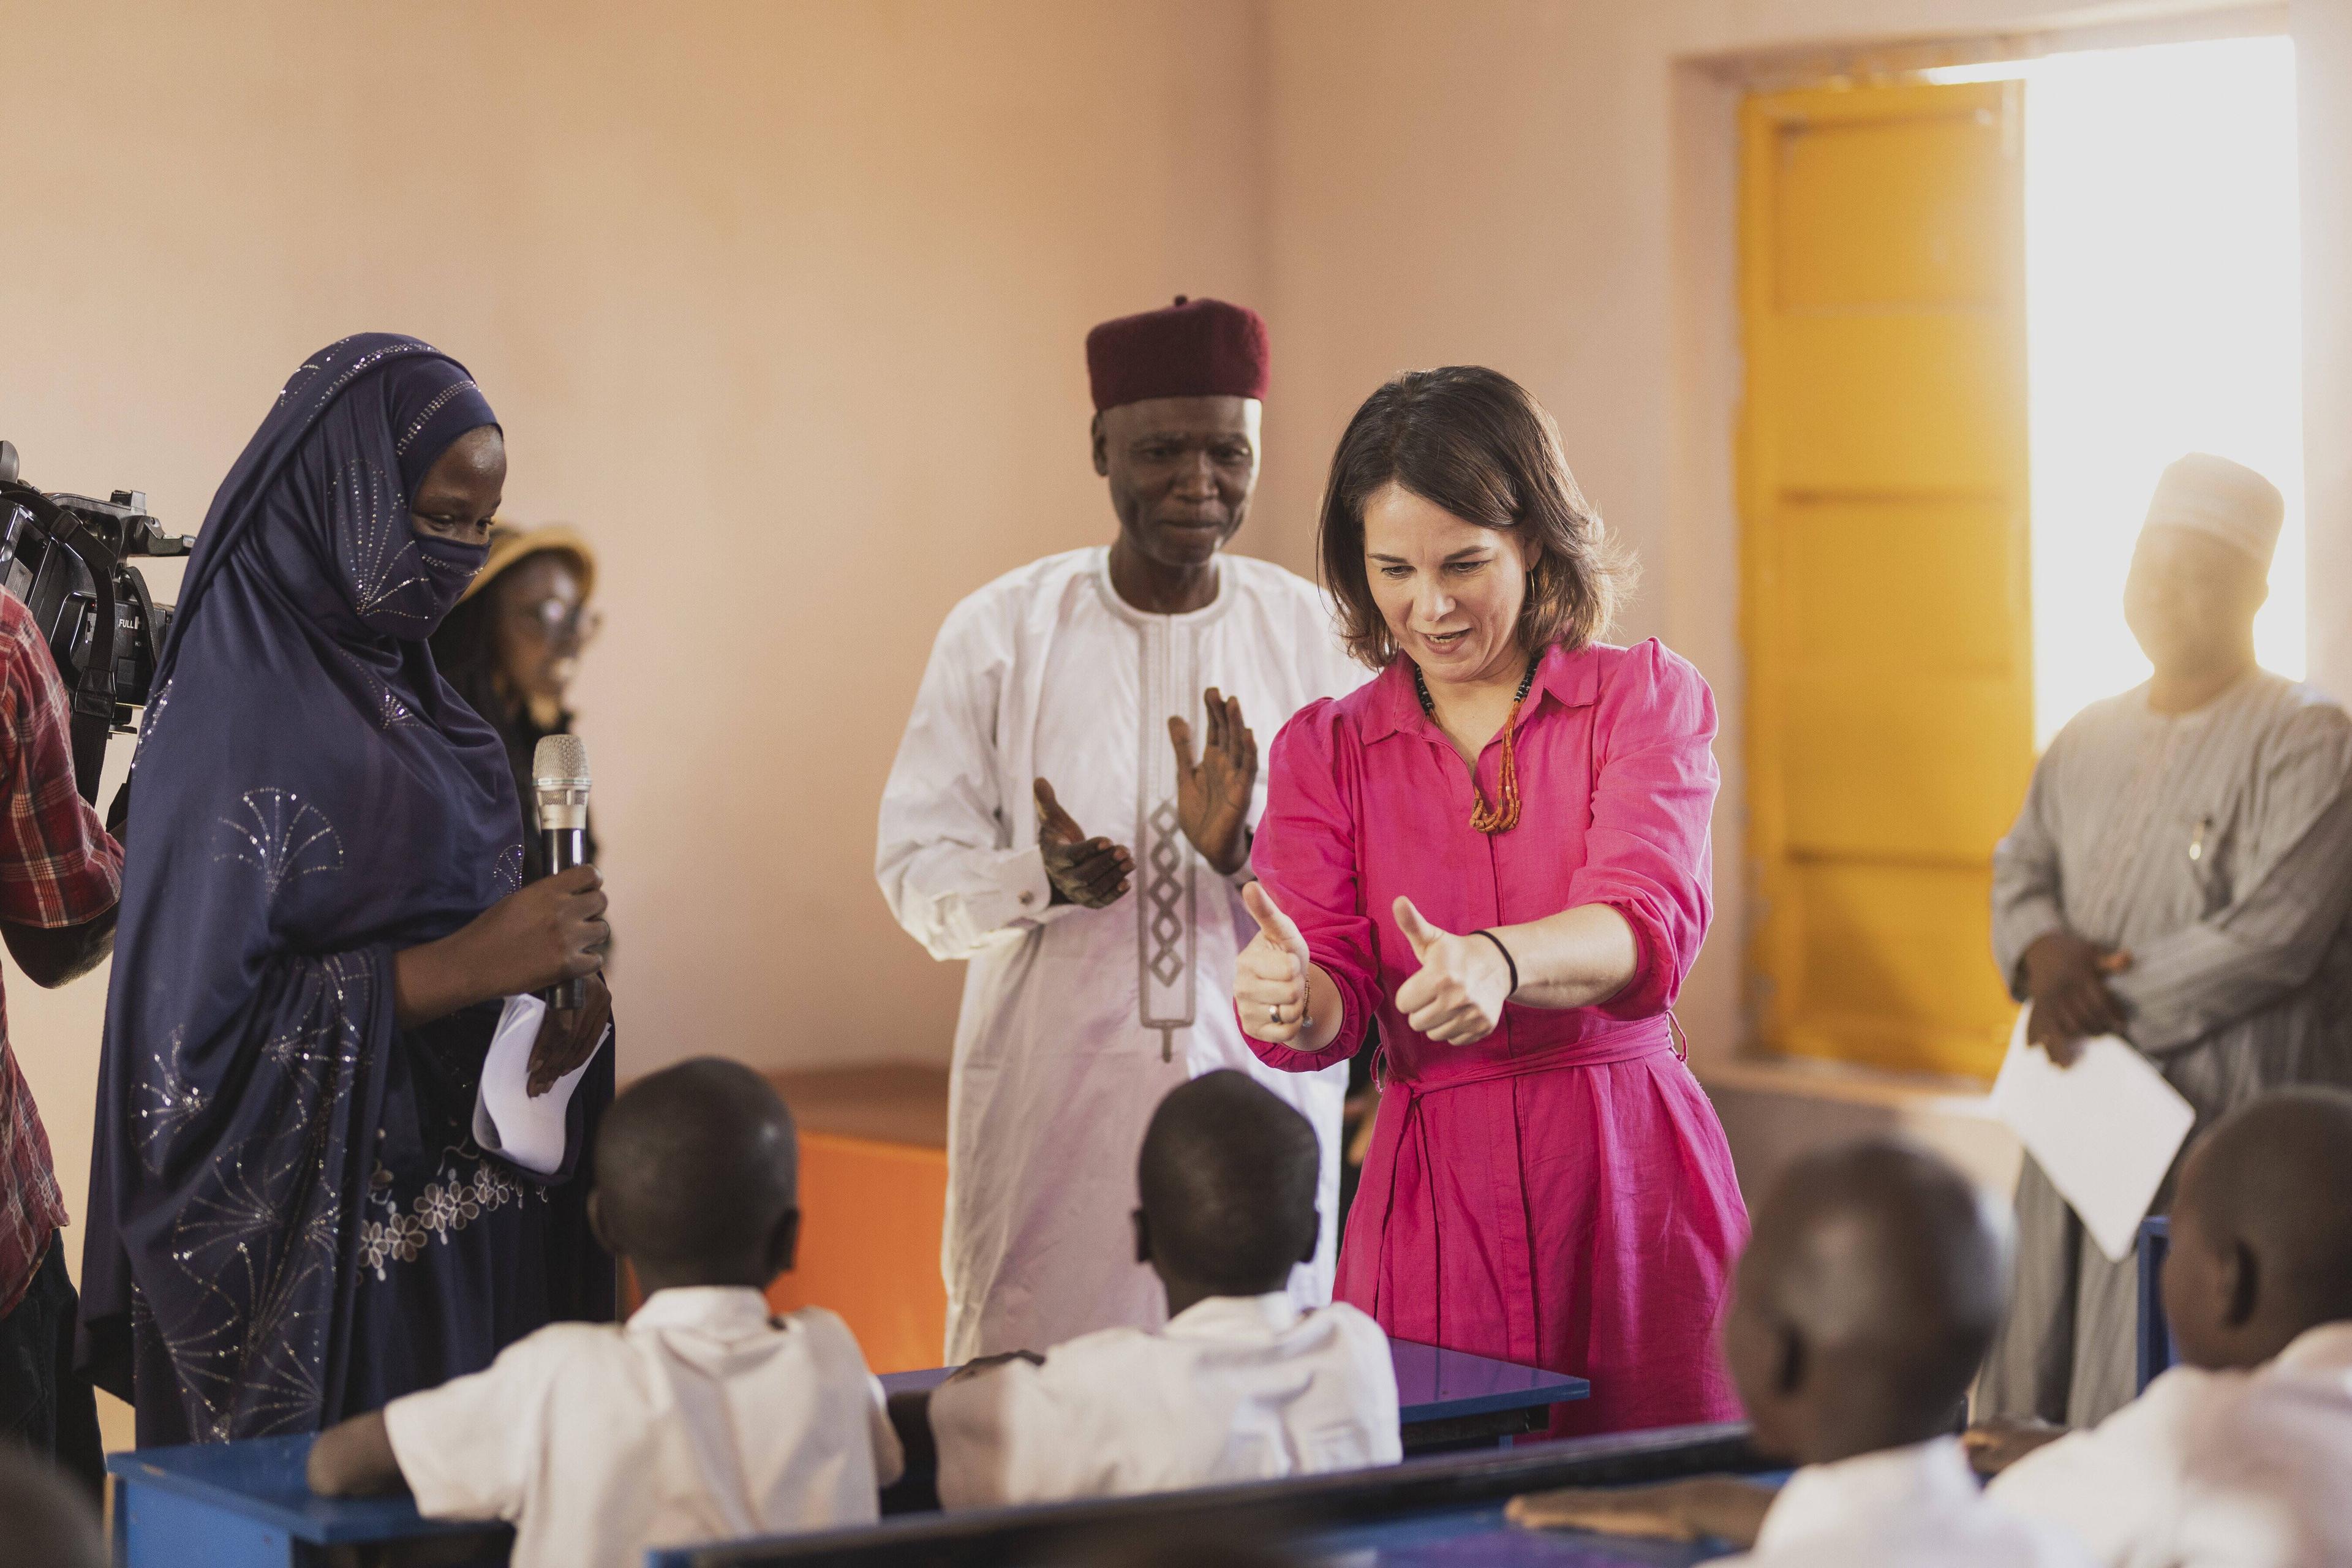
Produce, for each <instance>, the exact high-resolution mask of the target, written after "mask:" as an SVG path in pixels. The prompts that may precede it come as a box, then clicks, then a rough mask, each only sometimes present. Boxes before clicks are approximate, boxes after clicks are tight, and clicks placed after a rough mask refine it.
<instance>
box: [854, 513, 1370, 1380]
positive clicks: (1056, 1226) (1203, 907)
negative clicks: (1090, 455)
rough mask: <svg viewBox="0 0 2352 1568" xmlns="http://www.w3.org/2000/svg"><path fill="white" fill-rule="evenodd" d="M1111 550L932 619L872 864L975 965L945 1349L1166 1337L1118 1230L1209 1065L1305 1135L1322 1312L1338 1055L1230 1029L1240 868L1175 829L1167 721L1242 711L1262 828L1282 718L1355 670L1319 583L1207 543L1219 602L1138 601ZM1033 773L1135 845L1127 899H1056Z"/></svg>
mask: <svg viewBox="0 0 2352 1568" xmlns="http://www.w3.org/2000/svg"><path fill="white" fill-rule="evenodd" d="M1109 560H1110V552H1109V551H1108V550H1107V549H1103V548H1096V549H1091V550H1077V551H1072V552H1069V553H1067V554H1063V555H1054V556H1048V557H1047V558H1046V559H1045V560H1043V561H1039V562H1035V563H1032V564H1031V565H1028V566H1024V567H1023V568H1021V569H1020V570H1019V571H1016V572H1013V573H1011V574H1007V575H1005V576H1003V577H1000V578H998V579H997V580H996V581H995V582H993V583H991V584H988V585H987V586H986V587H984V588H982V589H981V590H980V591H979V592H978V593H975V594H973V595H971V597H969V598H967V599H965V600H964V601H963V602H962V603H961V604H960V605H957V606H956V607H955V609H954V610H953V611H951V612H950V614H949V616H948V618H947V622H946V624H945V625H944V626H941V627H940V635H939V640H938V642H937V643H936V644H935V645H934V647H932V649H931V658H930V664H929V667H928V668H926V669H925V671H924V673H923V683H922V687H921V689H920V690H919V692H918V693H917V695H916V698H915V707H914V712H913V714H912V715H911V716H910V717H909V718H908V721H907V732H906V737H905V739H904V740H903V741H902V742H900V743H899V747H898V760H897V761H896V762H895V763H893V764H892V766H891V769H890V778H889V782H888V784H887V785H886V786H885V787H884V790H883V793H882V807H881V815H880V822H879V825H878V829H877V848H876V852H875V860H874V870H875V877H876V879H877V881H878V882H879V883H880V884H881V887H882V893H883V896H884V897H885V898H886V899H887V900H889V904H890V909H891V912H892V913H893V914H895V915H896V916H897V917H898V923H899V924H900V925H902V926H904V927H905V928H906V930H907V931H908V934H909V935H911V936H913V937H914V938H915V939H916V940H917V941H919V942H921V943H922V944H923V946H924V947H925V948H926V949H927V950H928V951H929V952H930V954H931V956H932V957H934V958H939V959H950V960H952V959H961V960H967V961H969V967H967V969H966V970H965V972H964V984H963V1006H962V1010H961V1014H960V1015H959V1016H958V1017H957V1020H956V1037H955V1050H954V1058H953V1066H952V1068H951V1072H950V1080H949V1090H948V1194H947V1216H946V1226H945V1227H944V1231H943V1234H942V1236H941V1238H940V1265H941V1269H940V1271H941V1273H942V1275H943V1276H944V1277H945V1279H946V1282H947V1291H948V1331H947V1344H946V1347H945V1355H946V1359H947V1361H948V1362H949V1363H953V1364H961V1363H964V1362H968V1361H971V1360H972V1359H973V1358H974V1357H977V1356H982V1355H994V1354H997V1353H999V1352H1003V1351H1014V1350H1032V1351H1038V1350H1044V1349H1045V1348H1046V1347H1047V1346H1049V1345H1056V1344H1060V1343H1062V1342H1064V1341H1066V1340H1069V1339H1072V1338H1075V1337H1076V1336H1077V1335H1079V1334H1083V1333H1087V1332H1089V1331H1093V1330H1096V1329H1107V1328H1112V1327H1117V1326H1122V1325H1123V1326H1127V1327H1131V1328H1144V1329H1148V1328H1156V1327H1157V1326H1159V1324H1160V1321H1162V1320H1163V1318H1164V1317H1165V1316H1166V1311H1167V1304H1166V1298H1165V1297H1164V1295H1163V1294H1162V1292H1161V1290H1160V1282H1159V1280H1158V1279H1157V1278H1156V1277H1154V1276H1153V1274H1152V1273H1151V1271H1150V1269H1149V1268H1145V1267H1144V1266H1143V1265H1141V1264H1139V1263H1137V1262H1136V1261H1135V1243H1134V1234H1133V1230H1132V1228H1131V1226H1130V1225H1129V1213H1130V1211H1131V1210H1133V1208H1134V1207H1135V1152H1136V1150H1137V1149H1138V1148H1139V1147H1140V1146H1141V1145H1142V1142H1143V1131H1144V1128H1145V1127H1146V1126H1147V1125H1148V1124H1149V1123H1150V1120H1151V1113H1152V1111H1153V1110H1156V1109H1157V1108H1158V1107H1159V1104H1160V1100H1162V1099H1164V1098H1165V1097H1166V1096H1167V1094H1168V1091H1169V1090H1170V1089H1174V1088H1176V1087H1177V1086H1178V1085H1180V1084H1181V1083H1183V1082H1184V1081H1185V1080H1186V1079H1191V1078H1195V1077H1197V1076H1199V1075H1200V1074H1202V1073H1204V1072H1210V1071H1213V1070H1214V1069H1216V1068H1240V1069H1242V1070H1243V1071H1245V1072H1247V1073H1249V1074H1250V1075H1251V1076H1252V1077H1254V1078H1255V1079H1257V1080H1258V1081H1259V1082H1260V1083H1262V1084H1264V1085H1265V1087H1266V1088H1268V1089H1272V1090H1273V1091H1274V1092H1275V1093H1276V1095H1278V1096H1280V1097H1281V1098H1282V1099H1283V1100H1285V1101H1286V1102H1287V1103H1288V1104H1290V1105H1292V1106H1293V1107H1295V1108H1297V1110H1299V1111H1300V1112H1301V1113H1302V1114H1304V1115H1305V1116H1306V1118H1307V1121H1309V1122H1311V1123H1313V1125H1314V1128H1315V1132H1316V1137H1317V1139H1318V1141H1319V1142H1320V1143H1321V1146H1322V1183H1321V1187H1320V1191H1319V1195H1318V1205H1319V1206H1320V1208H1321V1210H1322V1215H1323V1226H1322V1237H1321V1241H1320V1243H1319V1245H1318V1247H1317V1249H1316V1254H1315V1261H1314V1262H1313V1263H1312V1264H1309V1265H1303V1266H1301V1267H1300V1268H1298V1269H1297V1271H1296V1272H1295V1273H1294V1275H1293V1276H1292V1279H1291V1291H1292V1294H1293V1295H1294V1296H1295V1297H1296V1298H1297V1300H1298V1303H1299V1304H1300V1305H1301V1306H1307V1307H1311V1306H1318V1305H1320V1304H1321V1303H1323V1302H1325V1301H1328V1300H1330V1299H1331V1275H1332V1265H1333V1261H1334V1258H1335V1250H1336V1243H1335V1237H1336V1232H1337V1220H1338V1215H1339V1108H1340V1102H1341V1101H1342V1100H1344V1099H1345V1098H1346V1096H1347V1081H1348V1079H1347V1068H1346V1067H1345V1065H1344V1064H1342V1065H1336V1066H1333V1067H1329V1068H1325V1069H1323V1070H1322V1071H1320V1072H1315V1073H1291V1072H1282V1071H1278V1070H1276V1069H1275V1068H1269V1067H1266V1066H1265V1065H1264V1064H1262V1063H1261V1062H1259V1060H1258V1059H1257V1058H1256V1057H1255V1056H1254V1055H1253V1054H1252V1053H1251V1051H1250V1048H1249V1045H1248V1043H1247V1042H1246V1041H1245V1040H1244V1039H1243V1037H1242V1032H1241V1027H1240V1026H1239V1025H1238V1024H1237V1023H1236V1022H1235V1021H1234V1005H1233V986H1234V959H1235V958H1236V957H1238V956H1239V954H1240V952H1241V950H1242V948H1243V947H1244V945H1245V944H1246V943H1247V942H1249V940H1250V938H1251V937H1252V936H1254V935H1255V934H1256V931H1257V926H1256V922H1255V921H1252V920H1251V919H1250V917H1249V912H1248V910H1245V909H1244V907H1243V904H1242V899H1241V888H1240V885H1239V880H1235V879H1226V878H1224V877H1221V876H1219V875H1218V874H1217V873H1216V871H1215V870H1214V869H1213V868H1212V867H1210V866H1209V865H1207V864H1206V863H1205V862H1203V861H1202V859H1201V858H1200V856H1199V855H1198V854H1197V853H1196V852H1195V851H1194V850H1193V848H1192V844H1191V842H1190V841H1189V840H1187V839H1186V838H1185V837H1184V834H1183V830H1182V829H1181V827H1179V826H1177V822H1176V763H1175V753H1174V751H1173V750H1172V748H1171V746H1170V744H1169V740H1168V721H1169V719H1170V718H1171V716H1182V717H1186V718H1188V719H1189V720H1190V721H1191V722H1192V734H1193V737H1194V752H1195V754H1196V755H1197V754H1198V752H1199V749H1200V747H1201V745H1202V742H1203V741H1204V740H1205V737H1206V734H1207V721H1206V719H1205V717H1204V716H1203V713H1202V691H1203V689H1206V688H1208V687H1211V686H1213V687H1216V688H1217V689H1219V691H1220V692H1222V693H1223V694H1224V695H1226V696H1229V697H1238V698H1239V699H1240V700H1241V705H1242V718H1243V721H1244V723H1246V724H1247V725H1248V726H1249V727H1250V730H1251V732H1252V733H1253V734H1255V736H1256V737H1257V743H1258V776H1257V787H1256V793H1255V798H1254V799H1253V801H1252V803H1251V807H1250V820H1251V822H1252V823H1255V822H1256V821H1257V819H1258V816H1259V814H1260V812H1262V811H1263V810H1264V808H1265V783H1266V777H1265V754H1266V750H1267V748H1268V747H1270V746H1271V745H1272V744H1273V742H1274V735H1275V731H1277V730H1279V729H1280V728H1281V727H1282V725H1283V722H1284V721H1286V720H1287V719H1288V718H1289V717H1290V716H1291V715H1292V714H1293V713H1295V712H1297V710H1299V709H1301V708H1303V707H1305V706H1306V705H1307V703H1309V702H1311V701H1313V700H1316V699H1318V698H1322V697H1336V696H1339V695H1341V694H1343V693H1345V692H1348V691H1350V690H1353V689H1355V688H1356V687H1357V686H1359V685H1360V684H1361V683H1362V682H1363V681H1364V680H1365V679H1368V674H1369V672H1368V671H1366V670H1365V669H1363V668H1361V667H1360V666H1359V665H1357V664H1355V663H1353V662H1352V661H1350V660H1349V658H1347V656H1346V654H1345V652H1344V651H1343V650H1342V649H1341V647H1340V646H1339V640H1338V637H1337V634H1336V632H1335V630H1334V625H1333V621H1332V618H1331V614H1330V609H1329V605H1328V602H1327V601H1326V600H1325V598H1324V597H1323V595H1322V594H1321V593H1319V592H1318V590H1317V589H1316V587H1315V586H1314V584H1310V583H1308V582H1307V581H1305V580H1304V579H1302V578H1300V577H1297V576H1295V575H1293V574H1290V573H1288V572H1286V571H1284V570H1283V569H1282V568H1281V567H1279V566H1276V565H1274V564H1272V563H1269V562H1265V561H1253V560H1251V559H1249V558H1248V557H1246V556H1241V555H1222V556H1220V557H1218V561H1217V594H1216V597H1215V599H1213V601H1212V602H1211V603H1210V604H1209V605H1206V606H1205V607H1203V608H1202V609H1199V610H1194V611H1192V612H1191V613H1189V614H1186V615H1181V616H1156V615H1147V614H1146V613H1144V612H1143V611H1141V610H1138V609H1136V608H1135V607H1134V606H1133V605H1129V604H1128V603H1127V602H1126V601H1125V600H1123V599H1121V598H1120V597H1119V596H1118V593H1117V591H1116V590H1114V589H1113V588H1112V587H1111V584H1110V565H1109ZM1039 777H1043V778H1045V779H1046V780H1048V781H1050V782H1051V783H1052V784H1053V785H1054V789H1055V795H1056V796H1057V798H1058V799H1059V800H1060V801H1061V803H1062V805H1063V807H1064V809H1065V810H1066V811H1067V812H1068V813H1069V814H1070V816H1071V817H1072V818H1073V819H1074V820H1075V821H1076V823H1077V825H1078V826H1079V827H1081V828H1082V829H1084V830H1085V832H1086V834H1087V837H1097V836H1100V837H1106V838H1108V839H1110V840H1112V841H1113V842H1114V843H1118V844H1124V845H1126V846H1127V847H1128V848H1129V850H1130V851H1131V852H1132V853H1133V854H1134V857H1135V875H1134V878H1133V887H1132V889H1130V890H1129V892H1128V894H1127V895H1126V896H1125V897H1123V898H1121V899H1120V900H1118V902H1116V903H1114V904H1111V905H1109V906H1108V907H1107V908H1104V909H1100V910H1084V909H1079V908H1076V906H1073V905H1069V904H1055V903H1053V902H1052V901H1051V900H1052V893H1053V889H1052V888H1051V886H1050V885H1049V884H1048V883H1047V881H1046V879H1045V862H1044V860H1043V859H1041V858H1040V857H1039V855H1038V851H1037V812H1036V806H1035V804H1034V795H1033V787H1032V786H1033V784H1034V781H1035V780H1036V779H1038V778H1039ZM1244 879H1245V874H1244Z"/></svg>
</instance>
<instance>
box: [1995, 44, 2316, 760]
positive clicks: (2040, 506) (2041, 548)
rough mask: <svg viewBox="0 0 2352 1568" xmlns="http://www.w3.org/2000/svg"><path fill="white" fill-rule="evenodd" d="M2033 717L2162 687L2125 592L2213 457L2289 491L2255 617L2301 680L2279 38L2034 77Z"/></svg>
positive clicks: (2285, 70)
mask: <svg viewBox="0 0 2352 1568" xmlns="http://www.w3.org/2000/svg"><path fill="white" fill-rule="evenodd" d="M2024 74H2025V81H2026V87H2025V272H2026V317H2027V358H2028V365H2029V388H2030V394H2031V399H2032V493H2033V642H2034V653H2033V660H2034V721H2035V729H2036V731H2037V739H2038V741H2039V742H2041V743H2042V744H2047V743H2048V742H2049V739H2050V737H2051V736H2052V735H2053V734H2055V733H2056V732H2057V731H2058V729H2059V727H2060V726H2061V725H2063V723H2065V721H2067V720H2068V719H2070V718H2072V717H2073V716H2074V714H2075V713H2076V712H2078V711H2080V710H2082V708H2083V707H2084V705H2085V704H2087V703H2089V702H2092V701H2095V700H2097V699H2099V698H2101V697H2105V696H2109V695H2111V694H2113V693H2116V692H2118V691H2124V690H2126V689H2130V688H2131V687H2133V686H2135V685H2137V683H2139V682H2140V681H2142V680H2144V679H2147V674H2148V666H2147V660H2146V659H2145V658H2142V657H2141V654H2140V651H2139V648H2138V646H2137V644H2135V643H2134V642H2133V641H2132V637H2131V633H2130V631H2129V630H2128V629H2127V628H2126V626H2125V625H2124V617H2123V584H2124V574H2125V571H2126V567H2127V566H2128V565H2129V563H2130V560H2131V551H2132V542H2133V540H2134V539H2135V538H2136V537H2137V533H2138V531H2139V524H2140V519H2141V518H2142V516H2143V515H2145V513H2146V511H2147V500H2148V496H2149V494H2150V492H2151V491H2152V490H2153V489H2155V486H2156V480H2157V476H2158V474H2159V473H2161V472H2162V471H2163V468H2164V466H2165V465H2166V464H2167V463H2169V462H2170V461H2172V459H2173V458H2178V457H2179V456H2180V455H2181V454H2183V453H2185V452H2191V451H2205V452H2216V453H2219V454H2221V456H2223V457H2225V458H2235V459H2236V460H2238V461H2239V462H2242V463H2244V464H2246V465H2248V466H2249V467H2251V468H2256V469H2259V470H2260V471H2261V472H2262V473H2263V474H2265V475H2267V476H2268V477H2269V478H2270V479H2271V481H2272V482H2273V484H2275V485H2277V486H2278V488H2279V489H2281V490H2282V491H2284V494H2285V496H2286V528H2285V531H2284V534H2283V536H2282V537H2281V538H2280V541H2279V548H2278V555H2277V559H2276V561H2275V563H2273V566H2272V568H2271V596H2270V603H2269V604H2268V605H2267V606H2266V607H2265V608H2264V609H2263V614H2262V616H2261V618H2260V619H2259V620H2258V621H2257V622H2256V623H2255V631H2254V637H2255V645H2256V649H2257V651H2258V653H2259V654H2260V656H2261V658H2262V661H2263V665H2264V666H2266V667H2267V668H2271V669H2273V670H2276V671H2277V672H2278V673H2280V674H2282V675H2286V676H2291V677H2294V678H2297V679H2300V678H2301V677H2302V675H2303V673H2304V543H2303V539H2304V529H2303V395H2302V354H2301V348H2300V339H2301V332H2302V310H2301V307H2300V289H2301V268H2300V267H2299V265H2298V245H2299V240H2298V223H2297V215H2296V204H2295V143H2294V46H2293V45H2292V44H2291V43H2290V42H2288V41H2287V40H2286V39H2284V38H2248V39H2231V40H2227V41H2221V42H2212V43H2199V44H2174V45H2164V46H2160V47H2149V48H2136V49H2116V50H2110V51H2103V52H2099V53H2091V54H2076V55H2053V56H2048V57H2045V58H2041V59H2038V60H2035V61H2033V62H2032V67H2031V68H2030V69H2029V70H2028V71H2026V72H2025V73H2024Z"/></svg>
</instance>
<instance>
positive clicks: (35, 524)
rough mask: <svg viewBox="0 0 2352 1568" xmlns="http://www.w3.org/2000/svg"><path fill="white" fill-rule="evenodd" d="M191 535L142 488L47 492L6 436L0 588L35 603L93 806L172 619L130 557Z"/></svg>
mask: <svg viewBox="0 0 2352 1568" xmlns="http://www.w3.org/2000/svg"><path fill="white" fill-rule="evenodd" d="M194 548H195V541H194V539H192V538H190V537H188V536H187V535H185V534H179V533H166V532H164V531H163V529H162V528H160V527H159V526H157V524H156V521H155V520H154V519H153V518H152V517H150V516H148V515H147V498H146V496H145V495H144V494H142V493H141V492H140V491H138V490H117V491H115V492H114V495H113V498H112V499H111V500H102V501H101V500H90V499H89V497H88V496H77V495H45V494H43V493H42V492H41V491H39V490H37V489H34V488H33V487H32V486H30V485H28V484H25V483H23V482H21V481H20V480H18V479H17V478H16V447H14V446H12V445H10V444H9V443H8V442H6V441H0V588H5V590H6V591H7V592H9V593H10V594H13V595H16V597H17V598H18V599H21V600H23V601H24V603H25V606H26V608H27V609H29V610H31V611H32V612H33V619H34V621H35V623H36V624H37V625H38V626H39V627H40V628H41V637H42V638H43V640H45V641H46V642H47V644H48V645H49V653H50V655H51V657H53V658H55V659H56V660H57V662H58V674H59V675H61V676H63V677H64V678H65V682H66V689H67V691H68V695H69V697H70V699H71V700H72V704H73V723H72V729H73V763H74V783H75V784H76V786H77V787H79V789H80V791H81V795H82V798H83V799H84V800H87V801H89V802H90V803H91V804H92V805H96V804H97V802H98V775H99V771H100V769H101V768H102V767H103V766H104V765H105V763H106V740H107V737H108V736H109V735H110V734H129V733H131V719H132V716H133V715H132V710H134V709H138V708H143V707H145V706H146V705H147V699H148V697H149V695H150V693H149V691H148V687H149V686H150V685H151V684H152V682H153V680H154V679H155V656H156V653H157V652H158V650H160V649H161V648H162V647H163V634H164V633H165V632H166V631H168V630H169V629H170V628H171V625H172V606H171V605H159V604H157V603H156V602H155V600H154V596H153V595H151V594H149V593H148V592H147V580H146V579H145V578H144V577H142V576H141V575H140V574H139V569H138V568H137V567H135V566H132V565H131V564H130V561H131V557H132V556H137V555H185V554H187V553H188V552H189V551H191V550H193V549H194Z"/></svg>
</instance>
